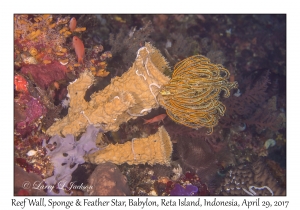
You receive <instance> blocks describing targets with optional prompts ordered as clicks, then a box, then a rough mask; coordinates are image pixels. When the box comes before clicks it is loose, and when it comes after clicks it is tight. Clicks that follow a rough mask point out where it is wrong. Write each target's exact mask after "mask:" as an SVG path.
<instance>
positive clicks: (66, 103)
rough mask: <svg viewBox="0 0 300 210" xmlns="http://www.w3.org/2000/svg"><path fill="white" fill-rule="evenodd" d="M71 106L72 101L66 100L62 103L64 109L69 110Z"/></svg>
mask: <svg viewBox="0 0 300 210" xmlns="http://www.w3.org/2000/svg"><path fill="white" fill-rule="evenodd" d="M69 104H70V99H66V98H65V99H64V100H62V102H61V105H62V107H63V108H68V107H69Z"/></svg>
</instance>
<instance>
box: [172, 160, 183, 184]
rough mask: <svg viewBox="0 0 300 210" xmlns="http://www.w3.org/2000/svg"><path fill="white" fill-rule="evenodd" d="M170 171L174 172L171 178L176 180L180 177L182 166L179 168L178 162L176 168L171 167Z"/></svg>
mask: <svg viewBox="0 0 300 210" xmlns="http://www.w3.org/2000/svg"><path fill="white" fill-rule="evenodd" d="M172 171H173V173H174V174H175V175H174V176H173V177H172V180H174V181H176V180H178V179H179V178H180V177H181V175H182V168H181V166H180V165H179V164H178V168H173V170H172Z"/></svg>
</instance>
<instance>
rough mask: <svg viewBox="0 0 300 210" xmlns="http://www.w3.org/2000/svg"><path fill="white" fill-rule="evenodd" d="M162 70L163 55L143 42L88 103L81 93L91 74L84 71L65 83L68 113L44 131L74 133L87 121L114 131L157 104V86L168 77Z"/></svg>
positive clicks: (84, 90) (83, 127) (89, 84)
mask: <svg viewBox="0 0 300 210" xmlns="http://www.w3.org/2000/svg"><path fill="white" fill-rule="evenodd" d="M166 69H169V66H168V63H167V62H166V60H165V59H164V57H163V56H162V55H161V54H160V52H159V51H158V50H157V49H156V48H154V47H152V46H151V45H150V44H149V43H146V44H145V47H142V48H140V49H139V51H138V52H137V57H136V60H135V62H134V63H133V65H132V67H131V68H130V69H129V70H128V71H127V72H125V73H124V74H123V75H122V76H121V77H115V78H113V79H112V80H111V83H110V85H108V86H107V87H106V88H105V89H104V90H102V91H99V92H97V93H94V94H93V95H92V96H91V100H90V101H89V102H87V101H85V99H84V95H85V93H86V90H87V89H88V88H89V87H90V86H91V85H92V84H93V75H92V74H91V73H89V72H84V73H83V74H81V76H80V78H79V79H77V80H75V81H74V82H73V83H71V84H70V85H69V86H68V91H69V95H70V108H69V110H68V115H67V116H66V117H64V118H63V119H61V120H59V121H57V122H55V123H54V124H53V125H52V126H51V127H50V128H49V129H48V130H47V131H46V133H47V134H48V135H51V136H53V135H55V134H58V135H61V134H62V135H67V134H73V135H75V136H77V135H78V134H80V132H84V131H85V128H86V126H87V125H88V124H94V125H98V126H101V127H102V129H103V130H104V131H117V130H118V129H119V125H120V124H121V123H124V122H127V121H128V120H130V119H132V118H136V117H138V116H143V115H145V114H147V113H148V112H149V111H150V110H151V109H153V108H157V107H158V106H159V104H158V101H157V99H156V97H157V94H158V93H159V88H160V87H161V86H162V85H163V84H167V83H168V81H169V80H170V78H169V77H167V76H165V75H164V74H163V73H162V72H163V71H165V70H166Z"/></svg>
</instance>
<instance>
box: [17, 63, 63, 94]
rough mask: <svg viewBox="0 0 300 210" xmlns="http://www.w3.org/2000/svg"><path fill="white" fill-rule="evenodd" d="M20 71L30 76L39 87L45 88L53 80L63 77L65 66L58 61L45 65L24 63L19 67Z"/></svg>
mask: <svg viewBox="0 0 300 210" xmlns="http://www.w3.org/2000/svg"><path fill="white" fill-rule="evenodd" d="M21 72H23V73H25V74H27V75H29V76H31V77H32V78H33V80H34V82H35V83H36V84H37V85H38V86H39V87H40V88H43V89H46V88H48V87H49V85H51V84H52V83H53V82H55V81H58V80H63V79H65V77H66V72H67V67H66V66H63V65H61V64H60V63H59V62H58V61H53V62H52V63H50V64H47V65H45V64H38V65H34V64H31V65H26V66H24V67H23V68H22V69H21Z"/></svg>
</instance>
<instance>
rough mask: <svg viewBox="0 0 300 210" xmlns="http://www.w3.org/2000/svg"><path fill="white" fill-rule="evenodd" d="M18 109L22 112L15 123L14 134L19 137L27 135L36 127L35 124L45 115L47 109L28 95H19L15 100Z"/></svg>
mask: <svg viewBox="0 0 300 210" xmlns="http://www.w3.org/2000/svg"><path fill="white" fill-rule="evenodd" d="M15 103H16V104H17V105H18V107H19V108H20V107H22V109H24V110H20V111H22V112H23V114H22V115H23V117H22V118H21V119H20V120H19V121H16V122H15V125H16V128H15V129H16V132H17V133H18V134H20V135H21V136H25V135H27V134H29V133H30V132H31V131H32V130H34V129H35V128H36V127H37V126H36V125H35V122H36V121H37V120H38V119H39V118H40V117H41V116H43V115H45V114H46V112H47V109H46V108H45V107H44V106H43V105H42V104H41V103H40V102H39V101H38V100H37V99H36V98H34V97H32V96H30V95H28V94H21V95H20V97H19V98H17V99H15Z"/></svg>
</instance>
